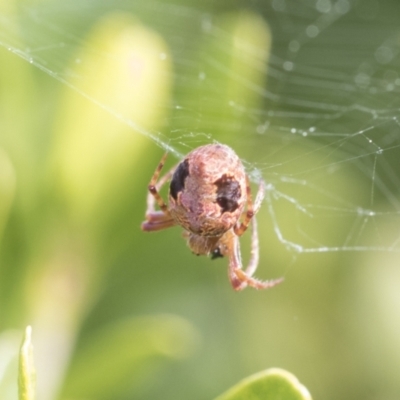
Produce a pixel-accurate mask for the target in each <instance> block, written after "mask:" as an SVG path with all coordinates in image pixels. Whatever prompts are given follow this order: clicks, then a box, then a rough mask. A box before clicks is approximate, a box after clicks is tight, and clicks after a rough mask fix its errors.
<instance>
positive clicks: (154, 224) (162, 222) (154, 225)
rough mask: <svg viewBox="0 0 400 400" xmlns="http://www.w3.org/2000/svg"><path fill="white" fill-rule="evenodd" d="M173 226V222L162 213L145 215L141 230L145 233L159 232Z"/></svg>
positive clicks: (156, 212) (155, 212)
mask: <svg viewBox="0 0 400 400" xmlns="http://www.w3.org/2000/svg"><path fill="white" fill-rule="evenodd" d="M174 225H175V221H174V220H173V219H172V218H171V217H170V216H169V215H167V214H165V213H164V211H154V212H152V213H146V221H143V222H142V225H141V227H142V230H143V231H146V232H152V231H160V230H162V229H165V228H169V227H171V226H174Z"/></svg>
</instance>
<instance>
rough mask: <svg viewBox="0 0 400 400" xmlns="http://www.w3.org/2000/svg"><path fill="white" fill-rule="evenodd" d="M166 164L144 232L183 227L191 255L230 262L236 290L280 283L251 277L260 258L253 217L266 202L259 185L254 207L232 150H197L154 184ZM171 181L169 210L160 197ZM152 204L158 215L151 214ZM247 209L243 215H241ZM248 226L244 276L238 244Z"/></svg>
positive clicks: (213, 147)
mask: <svg viewBox="0 0 400 400" xmlns="http://www.w3.org/2000/svg"><path fill="white" fill-rule="evenodd" d="M165 159H166V154H165V155H164V157H163V158H162V160H161V162H160V164H159V165H158V167H157V169H156V171H155V173H154V175H153V177H152V179H151V181H150V184H149V196H148V199H147V212H146V220H145V221H144V222H143V223H142V229H143V230H144V231H156V230H161V229H165V228H168V227H171V226H174V225H180V226H182V227H183V228H184V229H185V234H184V236H185V237H186V239H187V242H188V245H189V247H190V249H191V250H192V252H193V253H195V254H197V255H211V258H217V257H224V256H227V257H228V259H229V278H230V281H231V284H232V286H233V288H234V289H235V290H242V289H244V288H245V287H246V286H252V287H255V288H257V289H266V288H269V287H272V286H275V285H276V284H278V283H279V282H281V281H282V279H277V280H273V281H260V280H258V279H255V278H253V277H252V275H253V273H254V271H255V270H256V268H257V264H258V252H259V248H258V234H257V226H256V220H255V214H256V213H257V211H258V209H259V207H260V205H261V202H262V200H263V197H264V182H261V184H260V187H259V190H258V193H257V197H256V201H255V203H254V206H253V202H252V199H251V190H250V186H249V182H248V178H247V176H246V173H245V170H244V167H243V164H242V162H241V161H240V159H239V157H238V156H237V155H236V153H235V152H234V151H233V150H232V149H231V148H230V147H228V146H225V145H221V144H210V145H205V146H201V147H198V148H197V149H195V150H193V151H192V152H190V153H189V154H188V155H187V156H186V157H185V158H184V160H182V161H181V162H180V163H179V164H178V166H176V167H174V168H172V169H171V170H170V171H169V172H168V173H167V174H166V175H164V176H163V177H162V178H161V179H160V180H158V178H159V175H160V172H161V169H162V168H163V166H164V162H165ZM169 180H170V181H171V183H170V190H169V204H168V205H167V204H165V203H164V200H163V199H162V197H161V196H160V194H159V193H158V191H159V189H160V188H161V186H162V185H164V184H165V183H166V182H167V181H169ZM155 202H157V204H158V206H159V207H160V210H161V211H156V210H155V207H154V206H155ZM246 205H247V211H246V212H244V209H245V207H246ZM242 215H244V217H243V220H242V222H240V218H241V216H242ZM250 223H252V250H251V259H250V262H249V265H248V267H247V268H246V270H242V262H241V256H240V246H239V240H238V238H239V237H240V236H241V235H242V234H243V233H244V232H245V231H246V229H247V227H248V225H249V224H250Z"/></svg>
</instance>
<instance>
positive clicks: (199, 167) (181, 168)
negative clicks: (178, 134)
mask: <svg viewBox="0 0 400 400" xmlns="http://www.w3.org/2000/svg"><path fill="white" fill-rule="evenodd" d="M245 202H246V175H245V171H244V167H243V164H242V162H241V161H240V159H239V157H238V156H237V155H236V154H235V152H234V151H233V150H232V149H231V148H229V147H228V146H225V145H221V144H210V145H206V146H201V147H199V148H197V149H195V150H193V151H192V152H191V153H189V154H188V155H187V156H186V157H185V159H184V160H183V161H182V162H181V163H180V164H179V165H178V167H177V168H176V170H175V172H174V174H173V176H172V179H171V184H170V195H169V203H170V204H169V210H170V213H171V216H172V217H173V218H174V220H175V221H176V222H177V223H178V224H179V225H181V226H182V227H183V228H185V229H187V230H188V231H190V232H192V233H195V234H197V235H201V236H221V235H222V234H224V233H225V232H226V231H228V230H229V229H231V228H232V227H233V226H234V225H235V224H236V222H237V221H238V219H239V217H240V215H241V213H242V212H243V207H244V204H245Z"/></svg>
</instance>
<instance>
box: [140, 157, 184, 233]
mask: <svg viewBox="0 0 400 400" xmlns="http://www.w3.org/2000/svg"><path fill="white" fill-rule="evenodd" d="M167 154H168V153H165V154H164V156H163V157H162V159H161V161H160V162H159V164H158V166H157V168H156V170H155V171H154V174H153V176H152V178H151V180H150V183H149V186H148V189H149V193H148V195H147V210H146V220H145V221H143V222H142V230H143V231H146V232H151V231H159V230H161V229H165V228H169V227H171V226H174V225H175V221H174V220H173V218H172V217H171V214H170V212H169V210H168V206H167V204H166V203H165V202H164V200H163V198H162V197H161V195H160V193H159V190H160V189H161V187H162V186H163V185H164V184H165V183H166V182H167V181H169V180H170V179H171V177H172V175H173V174H174V172H175V169H176V166H175V167H173V168H171V169H170V170H169V171H168V172H167V173H166V174H165V175H164V176H163V177H162V178H161V179H160V180H158V178H159V176H160V173H161V170H162V169H163V167H164V163H165V160H166V158H167ZM155 203H157V205H158V206H159V207H160V209H161V211H156V210H155Z"/></svg>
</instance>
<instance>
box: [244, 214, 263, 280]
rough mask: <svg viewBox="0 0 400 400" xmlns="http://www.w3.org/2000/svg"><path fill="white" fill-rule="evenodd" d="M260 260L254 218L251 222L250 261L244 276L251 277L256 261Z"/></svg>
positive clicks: (255, 220) (256, 265)
mask: <svg viewBox="0 0 400 400" xmlns="http://www.w3.org/2000/svg"><path fill="white" fill-rule="evenodd" d="M259 258H260V243H259V241H258V231H257V219H256V217H255V216H254V217H253V219H252V220H251V250H250V261H249V264H248V265H247V268H246V275H247V276H253V274H254V272H255V271H256V269H257V267H258V260H259Z"/></svg>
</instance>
